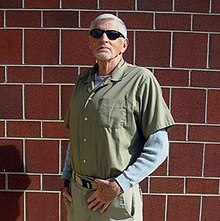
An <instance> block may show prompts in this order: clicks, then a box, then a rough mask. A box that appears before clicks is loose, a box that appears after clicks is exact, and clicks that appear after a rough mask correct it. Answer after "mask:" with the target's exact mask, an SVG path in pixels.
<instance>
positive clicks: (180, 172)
mask: <svg viewBox="0 0 220 221" xmlns="http://www.w3.org/2000/svg"><path fill="white" fill-rule="evenodd" d="M195 156H196V157H195ZM202 163H203V145H202V144H194V143H171V144H170V154H169V175H170V176H201V175H202Z"/></svg>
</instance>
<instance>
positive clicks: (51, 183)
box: [43, 175, 62, 191]
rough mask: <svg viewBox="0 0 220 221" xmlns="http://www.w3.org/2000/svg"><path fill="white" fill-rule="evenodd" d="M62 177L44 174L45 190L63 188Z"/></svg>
mask: <svg viewBox="0 0 220 221" xmlns="http://www.w3.org/2000/svg"><path fill="white" fill-rule="evenodd" d="M61 182H62V181H61V177H60V176H57V175H55V176H52V175H47V176H46V175H43V190H47V191H59V190H60V189H61Z"/></svg>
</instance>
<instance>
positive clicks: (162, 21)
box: [155, 13, 191, 31]
mask: <svg viewBox="0 0 220 221" xmlns="http://www.w3.org/2000/svg"><path fill="white" fill-rule="evenodd" d="M155 24H156V25H155V26H156V29H158V30H183V31H187V30H188V31H189V30H190V29H191V16H190V15H186V14H173V13H172V14H166V13H156V23H155Z"/></svg>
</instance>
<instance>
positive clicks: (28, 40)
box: [24, 30, 59, 64]
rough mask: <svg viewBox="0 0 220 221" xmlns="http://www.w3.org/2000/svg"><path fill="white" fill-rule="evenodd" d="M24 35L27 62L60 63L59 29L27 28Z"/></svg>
mask: <svg viewBox="0 0 220 221" xmlns="http://www.w3.org/2000/svg"><path fill="white" fill-rule="evenodd" d="M24 36H25V40H24V58H25V64H58V60H59V59H58V57H59V31H58V30H25V34H24Z"/></svg>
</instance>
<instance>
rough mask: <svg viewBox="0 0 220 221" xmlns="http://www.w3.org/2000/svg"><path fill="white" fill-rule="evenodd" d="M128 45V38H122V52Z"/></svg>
mask: <svg viewBox="0 0 220 221" xmlns="http://www.w3.org/2000/svg"><path fill="white" fill-rule="evenodd" d="M128 45H129V40H128V38H126V39H124V42H123V44H122V50H123V51H122V52H123V53H124V52H125V51H126V49H127V47H128Z"/></svg>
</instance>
